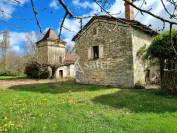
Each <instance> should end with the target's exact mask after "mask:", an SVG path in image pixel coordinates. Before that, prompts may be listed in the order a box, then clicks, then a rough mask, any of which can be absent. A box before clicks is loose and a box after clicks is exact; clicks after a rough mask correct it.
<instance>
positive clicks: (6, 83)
mask: <svg viewBox="0 0 177 133" xmlns="http://www.w3.org/2000/svg"><path fill="white" fill-rule="evenodd" d="M54 82H56V80H33V79H18V80H0V89H7V88H9V87H12V86H16V85H27V84H41V83H54Z"/></svg>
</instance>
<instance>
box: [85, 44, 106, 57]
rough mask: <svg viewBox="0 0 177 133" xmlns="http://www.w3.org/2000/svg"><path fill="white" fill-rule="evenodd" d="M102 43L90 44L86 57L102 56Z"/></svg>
mask: <svg viewBox="0 0 177 133" xmlns="http://www.w3.org/2000/svg"><path fill="white" fill-rule="evenodd" d="M103 52H104V51H103V45H99V46H92V47H89V48H88V59H89V60H91V59H99V58H104V54H103Z"/></svg>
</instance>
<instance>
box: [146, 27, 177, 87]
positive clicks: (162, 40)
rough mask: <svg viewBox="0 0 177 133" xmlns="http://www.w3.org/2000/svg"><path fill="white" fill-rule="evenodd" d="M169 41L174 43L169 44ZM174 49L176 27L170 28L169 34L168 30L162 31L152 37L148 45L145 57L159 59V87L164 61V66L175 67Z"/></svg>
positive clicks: (176, 37)
mask: <svg viewBox="0 0 177 133" xmlns="http://www.w3.org/2000/svg"><path fill="white" fill-rule="evenodd" d="M171 42H173V44H174V45H171ZM176 51H177V30H176V29H172V30H171V34H169V31H164V32H162V33H161V34H159V35H158V36H156V37H154V38H153V41H152V43H151V45H150V47H149V48H148V49H147V52H146V59H148V58H158V59H159V60H160V78H161V87H162V80H163V78H164V69H165V62H166V65H167V66H166V67H167V68H168V69H170V70H174V69H175V63H176V57H177V54H176ZM175 76H176V75H174V77H175ZM163 82H166V80H163ZM163 84H165V83H163ZM167 84H168V83H167Z"/></svg>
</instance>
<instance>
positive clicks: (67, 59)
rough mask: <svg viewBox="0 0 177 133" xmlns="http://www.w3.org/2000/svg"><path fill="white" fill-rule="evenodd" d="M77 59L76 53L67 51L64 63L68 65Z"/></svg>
mask: <svg viewBox="0 0 177 133" xmlns="http://www.w3.org/2000/svg"><path fill="white" fill-rule="evenodd" d="M75 61H76V54H75V53H69V52H67V53H65V60H64V64H65V65H68V64H74V63H75Z"/></svg>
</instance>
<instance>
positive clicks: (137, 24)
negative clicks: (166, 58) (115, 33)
mask: <svg viewBox="0 0 177 133" xmlns="http://www.w3.org/2000/svg"><path fill="white" fill-rule="evenodd" d="M95 19H102V20H108V21H117V22H120V23H123V24H127V25H130V26H132V27H134V28H137V29H140V30H142V31H144V32H146V33H148V34H150V35H151V36H153V35H157V34H158V33H157V32H156V31H154V30H153V29H151V28H150V27H148V26H146V25H144V24H142V23H140V22H139V21H136V20H129V19H125V18H115V17H112V16H107V15H102V16H94V17H92V18H91V20H90V21H89V22H88V23H87V24H86V25H85V26H84V27H83V28H82V29H81V30H80V31H79V32H78V33H77V34H76V35H75V36H74V37H73V39H72V40H73V41H75V39H76V38H77V37H79V35H80V33H81V32H82V31H83V30H85V29H87V27H88V26H89V25H90V24H91V23H92V22H93V21H94V20H95Z"/></svg>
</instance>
